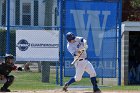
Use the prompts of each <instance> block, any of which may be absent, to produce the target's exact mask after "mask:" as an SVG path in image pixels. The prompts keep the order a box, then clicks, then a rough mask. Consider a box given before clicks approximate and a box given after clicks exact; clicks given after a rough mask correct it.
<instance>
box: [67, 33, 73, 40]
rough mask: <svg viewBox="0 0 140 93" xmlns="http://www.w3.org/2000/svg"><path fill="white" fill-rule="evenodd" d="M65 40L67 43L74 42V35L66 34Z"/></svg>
mask: <svg viewBox="0 0 140 93" xmlns="http://www.w3.org/2000/svg"><path fill="white" fill-rule="evenodd" d="M66 38H67V40H68V41H71V40H74V39H75V35H74V34H73V33H72V32H68V33H67V34H66Z"/></svg>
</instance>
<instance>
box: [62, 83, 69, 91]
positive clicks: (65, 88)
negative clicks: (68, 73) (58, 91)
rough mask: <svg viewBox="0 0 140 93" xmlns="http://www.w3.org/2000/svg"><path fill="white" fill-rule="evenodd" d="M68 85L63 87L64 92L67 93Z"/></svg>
mask: <svg viewBox="0 0 140 93" xmlns="http://www.w3.org/2000/svg"><path fill="white" fill-rule="evenodd" d="M67 88H68V84H67V83H66V84H65V85H64V87H63V91H65V92H67V91H68V89H67Z"/></svg>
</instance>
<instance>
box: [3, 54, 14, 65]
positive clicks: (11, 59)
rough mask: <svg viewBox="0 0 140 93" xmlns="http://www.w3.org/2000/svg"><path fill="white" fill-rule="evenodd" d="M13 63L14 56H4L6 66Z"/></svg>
mask: <svg viewBox="0 0 140 93" xmlns="http://www.w3.org/2000/svg"><path fill="white" fill-rule="evenodd" d="M14 62H15V60H14V56H13V55H11V54H6V56H5V63H6V64H7V65H13V64H14Z"/></svg>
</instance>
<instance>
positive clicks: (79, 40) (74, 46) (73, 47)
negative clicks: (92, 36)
mask: <svg viewBox="0 0 140 93" xmlns="http://www.w3.org/2000/svg"><path fill="white" fill-rule="evenodd" d="M67 49H68V51H69V52H70V53H71V54H72V56H77V54H78V51H79V50H81V49H84V39H83V37H76V38H75V42H74V43H70V42H68V43H67ZM85 58H87V53H86V51H84V53H83V54H82V55H81V56H80V58H79V59H85Z"/></svg>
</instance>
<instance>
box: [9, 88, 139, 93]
mask: <svg viewBox="0 0 140 93" xmlns="http://www.w3.org/2000/svg"><path fill="white" fill-rule="evenodd" d="M11 93H93V92H92V91H85V90H69V91H67V92H64V91H62V90H60V89H56V90H40V91H14V92H11ZM102 93H140V91H102Z"/></svg>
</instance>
